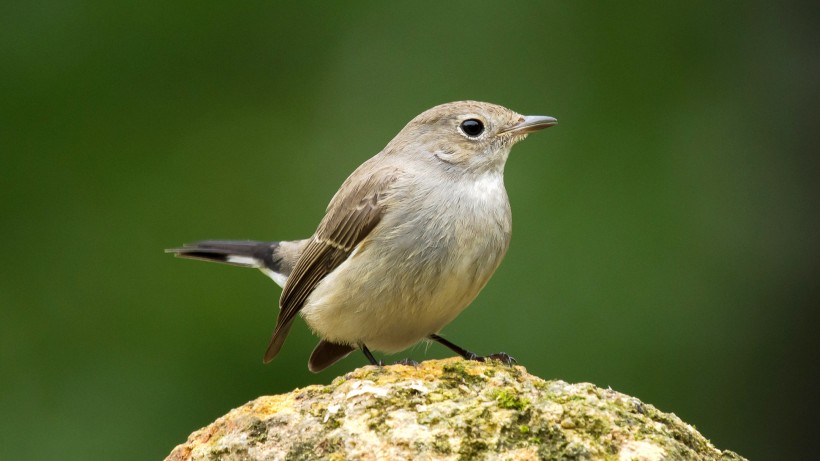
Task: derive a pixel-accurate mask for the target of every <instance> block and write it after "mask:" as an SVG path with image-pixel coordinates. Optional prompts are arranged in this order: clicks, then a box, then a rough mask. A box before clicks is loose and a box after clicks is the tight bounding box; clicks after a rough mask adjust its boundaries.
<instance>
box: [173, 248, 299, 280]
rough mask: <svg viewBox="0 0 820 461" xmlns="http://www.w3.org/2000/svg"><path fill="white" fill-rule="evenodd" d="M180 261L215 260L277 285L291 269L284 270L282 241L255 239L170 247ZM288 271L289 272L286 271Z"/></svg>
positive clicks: (285, 277)
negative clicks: (261, 274)
mask: <svg viewBox="0 0 820 461" xmlns="http://www.w3.org/2000/svg"><path fill="white" fill-rule="evenodd" d="M165 252H166V253H173V254H174V256H176V257H178V258H187V259H199V260H202V261H213V262H219V263H223V264H230V265H233V266H240V267H253V268H256V269H259V270H261V271H262V272H264V273H265V274H266V275H267V276H269V277H270V278H272V279H273V281H274V282H276V283H277V284H279V285H280V286H281V285H284V283H285V281H286V280H287V276H288V274H289V273H290V268H284V267H282V260H283V258H282V255H280V251H279V242H255V241H251V240H203V241H200V242H194V243H186V244H184V245H183V246H182V247H181V248H169V249H167V250H165ZM283 269H285V270H283Z"/></svg>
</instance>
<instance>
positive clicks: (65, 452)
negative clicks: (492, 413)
mask: <svg viewBox="0 0 820 461" xmlns="http://www.w3.org/2000/svg"><path fill="white" fill-rule="evenodd" d="M678 3H680V2H678ZM811 13H812V12H811V11H809V9H807V8H803V7H801V6H800V5H797V4H789V3H778V4H776V5H775V4H764V3H762V2H761V3H750V2H743V3H740V2H703V1H697V2H685V4H677V3H676V4H673V3H672V2H635V3H632V4H623V3H621V2H560V3H559V2H554V3H516V4H511V3H509V4H508V3H501V2H429V3H418V2H414V3H413V4H412V5H407V4H401V5H398V4H388V3H387V2H368V3H350V4H345V5H342V4H341V2H340V3H338V4H330V3H323V2H310V3H307V4H304V5H301V6H296V4H295V3H288V4H275V3H273V2H267V1H265V2H263V1H253V2H235V4H229V2H202V1H198V2H173V3H171V2H166V3H159V2H157V3H154V4H149V2H116V1H114V2H111V1H108V2H102V1H97V2H94V1H64V2H59V1H56V2H55V1H52V2H49V1H30V2H19V1H18V2H5V3H4V4H3V6H0V38H2V40H0V60H1V61H2V64H0V72H1V73H0V92H2V93H1V94H2V102H0V104H2V106H0V155H2V157H0V162H2V163H0V170H1V171H0V181H1V182H0V187H2V200H0V213H1V214H0V216H2V227H1V228H0V237H2V243H3V247H4V249H3V264H2V267H1V268H0V414H1V415H2V418H0V458H2V459H6V460H11V459H63V460H72V459H77V460H87V459H102V458H105V459H123V460H130V459H133V460H143V459H158V458H162V457H163V456H165V455H166V454H167V453H168V452H170V450H171V449H172V448H173V447H174V445H176V444H178V443H181V442H182V441H184V440H185V438H186V437H187V436H188V434H189V433H190V432H192V431H193V430H195V429H197V428H199V427H201V426H204V425H206V424H208V423H209V422H210V421H212V420H213V419H215V418H216V417H218V416H220V415H222V414H224V413H225V412H227V411H228V410H229V409H231V408H233V407H236V406H239V405H241V404H243V403H245V402H246V401H248V400H251V399H253V398H255V397H257V396H259V395H263V394H274V393H281V392H287V391H289V390H291V389H293V388H294V387H301V386H306V385H308V384H313V383H327V382H329V381H331V380H332V379H333V378H334V377H335V376H337V375H340V374H343V373H345V372H346V371H348V370H351V369H353V368H355V367H357V366H360V365H363V364H364V363H365V360H364V358H363V357H362V356H361V355H360V354H354V355H352V356H351V357H349V358H348V359H346V360H344V361H342V362H341V363H340V364H338V365H336V366H334V367H333V368H331V369H330V370H328V371H326V372H324V373H321V374H318V375H313V374H311V373H309V372H308V371H307V368H306V360H307V357H308V355H309V353H310V350H311V348H312V347H313V345H314V344H315V342H316V339H315V338H314V337H312V336H311V334H310V332H309V331H308V330H307V329H306V327H305V326H304V324H303V323H301V322H299V324H298V325H297V327H296V328H294V331H293V333H292V334H291V337H290V338H289V340H288V342H287V344H286V346H285V348H284V350H283V352H282V354H281V355H280V356H279V357H278V358H277V359H276V360H275V361H274V362H273V363H271V364H269V365H262V362H261V358H262V353H263V351H264V349H265V346H266V344H267V341H268V339H269V335H270V333H271V330H272V326H273V324H274V318H275V315H276V308H275V305H276V301H277V299H278V296H279V293H280V290H279V288H278V287H276V286H275V285H274V284H273V283H271V282H270V280H268V279H267V278H265V277H264V276H263V275H261V274H259V273H258V272H256V271H250V270H243V269H237V268H231V267H220V266H217V265H213V264H205V263H199V262H191V261H182V260H175V259H173V258H172V257H170V256H168V255H166V254H163V252H162V250H163V249H164V248H167V247H171V246H175V245H178V244H180V243H182V242H187V241H192V240H198V239H204V238H240V239H244V238H247V239H259V240H266V239H267V240H271V239H295V238H304V237H307V236H308V235H310V234H311V233H312V231H313V230H314V226H315V225H316V224H317V223H318V221H319V219H320V218H321V216H322V214H323V210H324V207H325V205H326V204H327V202H328V200H329V199H330V197H331V196H332V194H333V192H335V190H336V189H337V187H338V186H339V185H340V184H341V182H342V181H343V180H344V178H345V177H346V176H347V175H348V174H349V173H350V172H351V171H352V170H353V169H354V168H355V167H356V166H357V165H358V164H360V163H361V162H362V161H364V160H365V159H367V158H369V157H370V156H372V155H373V154H375V153H376V152H378V151H379V150H380V149H381V148H382V147H383V146H384V145H385V144H386V143H387V141H389V140H390V139H391V137H392V136H393V135H394V134H395V133H397V132H398V130H399V129H401V127H402V126H404V124H405V123H406V122H407V121H409V120H410V119H411V118H412V117H413V116H415V115H416V114H418V113H420V112H421V111H423V110H425V109H427V108H429V107H432V106H434V105H436V104H439V103H443V102H447V101H453V100H460V99H477V100H485V101H490V102H495V103H498V104H502V105H505V106H508V107H510V108H512V109H514V110H516V111H518V112H520V113H524V114H544V115H552V116H555V117H557V118H558V119H559V120H560V125H559V126H557V127H555V128H552V129H550V130H547V131H545V132H542V133H539V134H537V135H533V136H531V137H530V138H529V139H528V140H527V141H525V142H524V143H522V144H520V145H519V146H517V147H516V148H515V149H514V151H513V155H512V156H511V158H510V161H509V163H508V164H507V173H506V182H507V189H508V192H509V195H510V198H511V202H512V207H513V214H514V229H515V230H514V238H513V241H512V246H511V248H510V251H509V253H508V255H507V258H506V260H505V262H504V264H502V266H501V268H500V270H499V271H498V273H497V274H496V275H495V277H494V278H493V280H492V281H491V282H490V284H489V285H488V286H487V288H486V289H485V290H484V292H483V293H482V295H481V296H479V298H478V300H477V301H476V302H475V303H474V304H473V306H472V307H471V308H470V309H468V310H467V311H466V312H465V313H464V314H463V315H462V316H461V317H460V318H459V319H458V320H457V321H456V322H454V323H453V324H451V325H450V326H448V327H447V328H446V329H445V330H444V333H445V334H446V336H447V337H448V338H450V339H452V340H453V341H455V342H456V343H458V344H463V345H465V346H466V347H468V348H471V349H474V350H476V351H477V352H480V353H489V352H495V351H498V350H504V351H507V352H509V353H511V354H512V355H514V356H515V357H517V358H518V359H519V361H520V363H521V364H523V365H525V366H526V367H527V368H528V369H529V370H530V371H531V372H533V373H535V374H537V375H539V376H541V377H543V378H546V379H552V378H557V379H563V380H567V381H570V382H579V381H589V382H592V383H595V384H597V385H599V386H604V387H606V386H611V387H612V388H613V389H615V390H617V391H621V392H625V393H627V394H631V395H634V396H636V397H638V398H640V399H642V400H644V401H646V402H649V403H652V404H654V405H656V406H657V407H659V408H660V409H662V410H665V411H670V412H674V413H676V414H677V415H679V416H680V417H681V418H683V419H684V420H686V421H687V422H689V423H692V424H694V425H696V426H697V428H698V429H699V430H701V431H702V432H703V434H704V435H706V436H707V437H708V438H710V439H711V440H712V441H713V442H714V443H715V444H716V445H717V446H718V447H720V448H724V449H732V450H735V451H737V452H739V453H740V454H742V455H744V456H747V457H749V458H750V459H807V458H808V451H807V450H808V448H804V447H803V445H804V444H805V445H808V444H807V443H806V442H808V441H809V440H812V439H813V437H814V434H815V430H816V429H817V423H816V421H815V420H816V418H815V415H814V412H815V411H816V410H817V406H816V405H815V404H816V395H814V394H815V393H816V391H817V388H818V387H817V381H816V380H815V373H816V371H817V368H818V354H817V351H818V340H817V336H818V335H817V327H818V315H817V301H818V289H817V284H816V277H817V273H818V256H820V254H818V240H817V238H816V237H817V231H818V209H817V208H818V207H817V197H818V194H817V192H818V191H817V173H818V171H820V168H818V160H817V154H818V152H817V146H818V144H817V142H816V141H817V131H818V127H817V121H818V120H817V117H816V116H817V113H818V107H820V105H819V104H818V98H817V96H818V77H819V76H820V72H819V71H818V70H820V59H818V58H820V55H819V54H818V47H817V33H816V21H815V20H814V19H813V18H814V17H815V16H813V14H811ZM405 355H406V356H411V357H413V358H415V359H417V360H421V359H425V358H434V357H444V356H448V355H450V354H449V353H448V351H446V350H444V349H443V348H442V347H440V346H437V345H434V346H431V347H429V348H426V347H424V346H423V345H422V346H418V347H416V348H414V349H413V350H410V351H408V352H407V353H406V354H403V355H402V357H403V356H405ZM396 358H401V357H396Z"/></svg>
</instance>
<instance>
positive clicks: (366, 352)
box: [361, 344, 383, 367]
mask: <svg viewBox="0 0 820 461" xmlns="http://www.w3.org/2000/svg"><path fill="white" fill-rule="evenodd" d="M361 348H362V353H363V354H364V356H365V357H367V360H368V361H369V362H370V364H371V365H376V366H377V367H380V366H382V365H383V364H382V361H381V360H376V358H375V357H373V353H371V352H370V349H368V348H367V346H365V345H364V344H362V345H361Z"/></svg>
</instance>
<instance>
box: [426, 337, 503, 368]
mask: <svg viewBox="0 0 820 461" xmlns="http://www.w3.org/2000/svg"><path fill="white" fill-rule="evenodd" d="M428 338H430V339H432V340H433V341H435V342H437V343H439V344H441V345H442V346H444V347H446V348H448V349H450V350H451V351H453V352H455V353H456V354H458V355H460V356H462V357H464V358H465V359H467V360H475V361H477V362H486V361H487V360H488V359H489V360H499V361H501V362H502V363H504V364H506V365H512V364H514V363H515V362H516V360H515V359H514V358H512V357H510V355H509V354H507V353H506V352H498V353H495V354H490V355H485V356H480V355H476V354H475V353H474V352H470V351H468V350H467V349H464V348H463V347H460V346H457V345H455V344H453V343H451V342H450V341H447V340H446V339H444V338H442V337H441V336H439V335H437V334H432V335H430V336H428Z"/></svg>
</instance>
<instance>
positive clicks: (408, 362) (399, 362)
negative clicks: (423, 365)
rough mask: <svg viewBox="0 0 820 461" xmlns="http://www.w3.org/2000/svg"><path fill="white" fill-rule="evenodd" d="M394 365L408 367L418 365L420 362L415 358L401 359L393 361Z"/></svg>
mask: <svg viewBox="0 0 820 461" xmlns="http://www.w3.org/2000/svg"><path fill="white" fill-rule="evenodd" d="M393 365H404V366H408V367H418V366H419V363H418V362H416V361H415V360H413V359H401V360H397V361H395V362H393Z"/></svg>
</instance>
